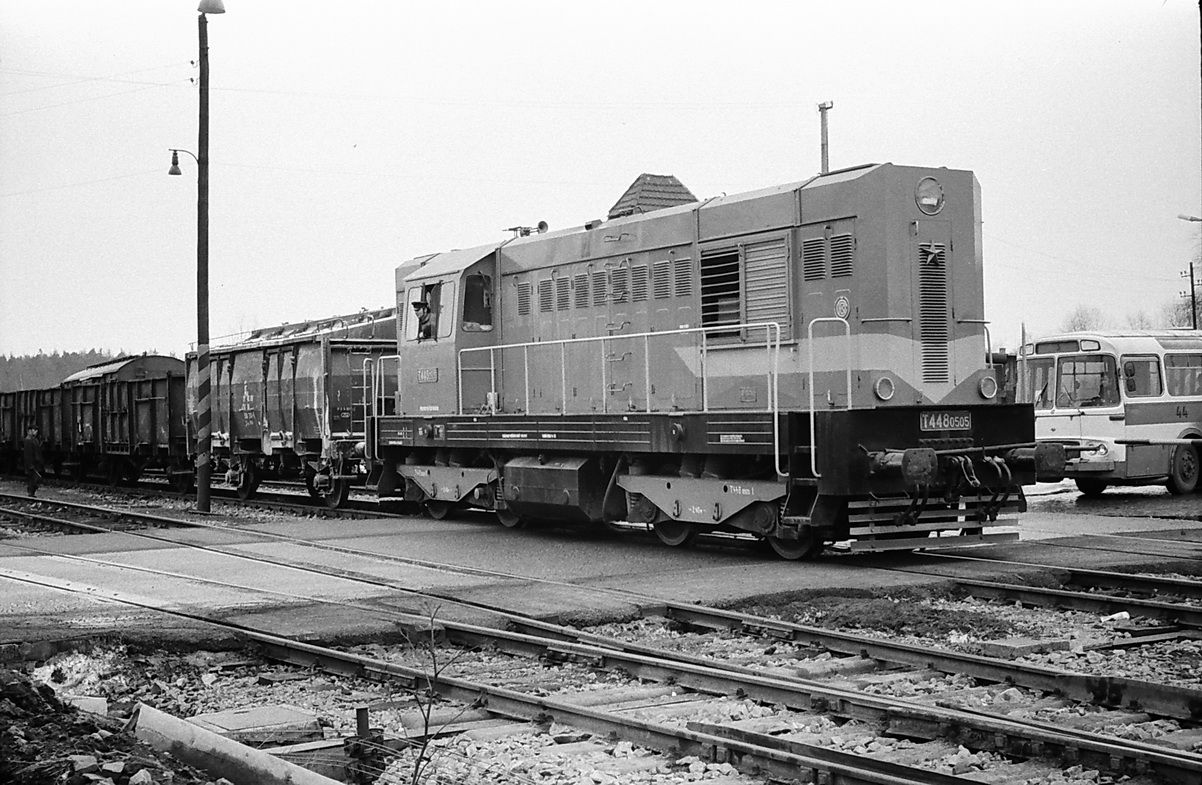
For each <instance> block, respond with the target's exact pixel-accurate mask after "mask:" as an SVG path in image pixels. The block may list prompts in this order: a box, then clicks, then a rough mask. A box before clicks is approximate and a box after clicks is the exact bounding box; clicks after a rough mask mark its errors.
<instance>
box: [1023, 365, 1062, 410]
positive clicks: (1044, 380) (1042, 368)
mask: <svg viewBox="0 0 1202 785" xmlns="http://www.w3.org/2000/svg"><path fill="white" fill-rule="evenodd" d="M1055 368H1056V361H1055V360H1054V359H1052V358H1051V357H1040V358H1039V359H1038V360H1028V361H1027V380H1028V384H1030V385H1031V386H1030V387H1029V388H1028V390H1027V393H1028V400H1030V401H1031V403H1033V404H1035V408H1036V409H1051V408H1052V395H1051V394H1050V391H1051V389H1052V374H1053V373H1054V372H1055Z"/></svg>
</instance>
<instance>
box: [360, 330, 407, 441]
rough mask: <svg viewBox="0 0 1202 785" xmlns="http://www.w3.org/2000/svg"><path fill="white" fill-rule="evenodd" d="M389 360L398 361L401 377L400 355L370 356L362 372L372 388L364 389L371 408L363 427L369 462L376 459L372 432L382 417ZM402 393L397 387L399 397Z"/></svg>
mask: <svg viewBox="0 0 1202 785" xmlns="http://www.w3.org/2000/svg"><path fill="white" fill-rule="evenodd" d="M387 360H396V362H397V366H398V368H397V376H398V377H399V376H400V362H401V356H400V355H399V354H384V355H380V356H379V357H378V358H377V357H370V356H369V357H366V358H364V360H363V371H362V372H363V378H364V383H365V385H366V382H367V379H368V377H369V376H370V379H371V385H370V387H367V386H365V388H364V389H365V391H366V392H367V395H368V397H369V398H370V400H369V401H368V407H369V408H368V409H367V417H366V421H365V422H364V425H363V430H364V435H365V444H366V447H365V448H364V457H366V458H367V459H368V460H374V459H375V457H376V455H375V450H374V444H375V440H376V438H375V437H376V435H375V434H374V433H372V432H371V428H372V427H373V426H374V424H375V423H376V422H377V419H376V418H378V417H379V416H380V415H381V412H380V411H379V402H380V401H382V400H384V363H385V362H386V361H387ZM400 393H401V388H400V385H397V395H398V396H399V395H400ZM397 409H398V410H399V409H400V401H398V402H397Z"/></svg>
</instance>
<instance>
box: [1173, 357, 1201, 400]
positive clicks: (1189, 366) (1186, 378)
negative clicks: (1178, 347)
mask: <svg viewBox="0 0 1202 785" xmlns="http://www.w3.org/2000/svg"><path fill="white" fill-rule="evenodd" d="M1164 381H1165V386H1166V387H1168V388H1169V395H1177V396H1185V395H1202V354H1166V355H1165V356H1164Z"/></svg>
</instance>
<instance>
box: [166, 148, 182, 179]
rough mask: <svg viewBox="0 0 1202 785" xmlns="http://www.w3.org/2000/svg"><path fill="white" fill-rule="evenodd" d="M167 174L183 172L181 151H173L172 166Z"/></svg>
mask: <svg viewBox="0 0 1202 785" xmlns="http://www.w3.org/2000/svg"><path fill="white" fill-rule="evenodd" d="M167 174H183V172H182V171H180V168H179V151H178V150H172V151H171V168H170V169H168V170H167Z"/></svg>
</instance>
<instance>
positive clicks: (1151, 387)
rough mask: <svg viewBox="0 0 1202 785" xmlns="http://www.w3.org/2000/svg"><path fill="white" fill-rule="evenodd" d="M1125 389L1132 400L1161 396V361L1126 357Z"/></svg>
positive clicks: (1124, 366)
mask: <svg viewBox="0 0 1202 785" xmlns="http://www.w3.org/2000/svg"><path fill="white" fill-rule="evenodd" d="M1123 387H1124V389H1125V390H1126V392H1127V395H1128V396H1130V397H1132V398H1148V397H1152V396H1156V395H1160V394H1161V392H1162V390H1163V388H1162V387H1161V384H1160V360H1159V359H1157V358H1156V357H1124V358H1123Z"/></svg>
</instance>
